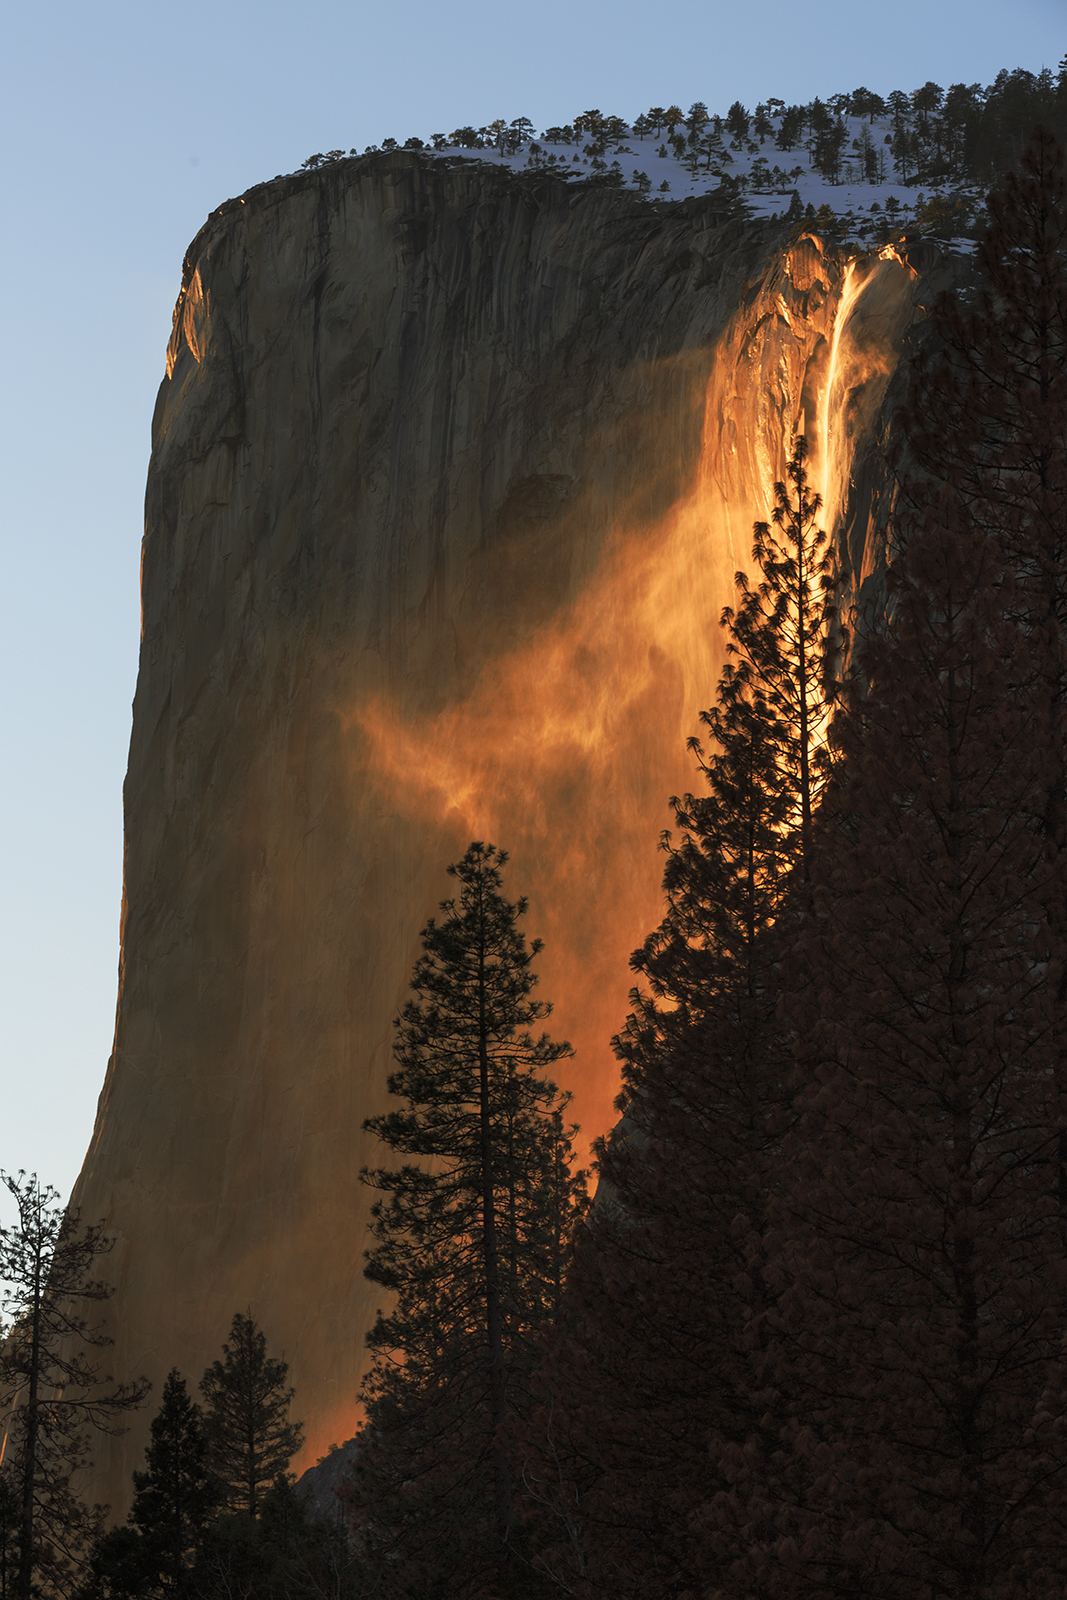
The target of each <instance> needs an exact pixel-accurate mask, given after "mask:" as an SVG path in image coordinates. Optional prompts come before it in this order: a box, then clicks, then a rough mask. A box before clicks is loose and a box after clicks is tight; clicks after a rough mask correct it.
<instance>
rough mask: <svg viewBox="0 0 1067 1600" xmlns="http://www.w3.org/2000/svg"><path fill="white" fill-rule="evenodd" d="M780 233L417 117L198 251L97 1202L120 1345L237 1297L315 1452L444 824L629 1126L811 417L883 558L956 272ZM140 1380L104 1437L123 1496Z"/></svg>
mask: <svg viewBox="0 0 1067 1600" xmlns="http://www.w3.org/2000/svg"><path fill="white" fill-rule="evenodd" d="M782 238H783V236H782V233H781V231H780V230H777V229H775V228H774V227H773V226H768V225H751V224H748V225H746V224H742V223H738V222H736V221H731V220H730V219H729V218H728V217H726V216H724V215H722V214H720V213H719V212H718V211H717V209H716V202H715V201H714V199H713V198H712V199H709V200H705V201H700V202H694V203H689V204H685V205H679V206H676V207H671V208H667V209H665V210H663V211H657V210H656V209H654V208H652V207H650V206H648V205H645V204H642V203H640V202H639V201H638V200H637V199H636V198H635V197H634V196H632V195H628V194H626V193H624V192H620V191H617V190H611V189H595V188H584V189H579V190H573V189H569V188H567V187H566V186H565V185H564V184H563V183H561V182H559V181H558V180H553V179H550V178H544V179H540V180H533V179H531V180H529V181H527V180H525V179H520V178H517V177H515V176H512V175H509V174H507V173H501V172H494V171H490V170H487V169H485V168H483V167H481V166H479V165H477V164H473V163H472V164H455V165H452V166H449V165H448V164H446V163H438V164H436V165H435V164H433V163H431V162H427V161H422V160H420V159H418V158H415V157H410V156H407V155H404V154H400V153H398V154H396V155H394V156H377V157H370V158H364V159H362V160H356V161H351V162H348V163H344V164H342V165H340V166H338V167H334V168H329V169H326V170H323V171H320V172H316V173H306V174H301V175H299V176H296V177H293V178H289V179H285V180H280V181H277V182H275V183H272V184H268V185H264V186H263V187H262V188H260V189H258V190H253V191H251V192H250V193H249V194H248V195H247V196H245V197H244V199H243V200H241V201H239V202H232V203H230V204H229V205H227V206H224V207H223V208H222V210H221V211H220V212H218V213H216V214H215V215H213V216H212V217H211V218H210V219H209V221H208V223H207V224H206V226H205V227H204V228H203V229H202V231H201V232H200V234H199V235H198V236H197V238H196V240H195V241H194V243H193V245H192V246H191V248H190V251H189V254H188V256H187V259H186V263H185V271H184V276H183V287H182V291H181V296H180V299H179V302H178V306H177V309H176V313H175V324H174V333H173V338H172V340H171V344H170V349H169V353H168V364H167V373H168V375H167V377H166V378H165V379H164V381H163V383H162V386H161V388H160V392H159V399H158V402H157V405H156V412H155V418H154V423H153V452H152V462H151V467H150V472H149V480H148V492H147V501H146V531H145V543H144V567H143V639H142V647H141V664H140V674H139V678H138V686H137V697H136V701H135V707H134V725H133V737H132V742H131V749H130V763H129V774H128V777H127V781H126V789H125V806H126V863H125V895H124V904H123V938H122V967H121V980H120V991H119V1001H118V1017H117V1026H116V1036H115V1048H114V1054H113V1057H112V1060H111V1062H110V1065H109V1068H108V1074H107V1081H106V1084H105V1087H104V1091H103V1094H102V1097H101V1102H100V1112H99V1117H98V1121H97V1126H96V1131H95V1133H94V1136H93V1141H92V1145H91V1148H90V1150H89V1153H88V1155H87V1157H86V1162H85V1167H84V1170H83V1173H82V1176H81V1179H80V1181H79V1184H78V1188H77V1192H76V1195H75V1199H76V1201H77V1203H78V1204H80V1205H81V1207H82V1210H83V1214H84V1215H85V1216H86V1217H87V1218H91V1219H94V1220H95V1219H96V1218H98V1217H101V1216H102V1217H104V1218H106V1219H107V1222H108V1224H109V1226H110V1227H111V1228H112V1229H113V1230H114V1232H115V1235H116V1239H117V1243H116V1247H115V1252H114V1255H113V1257H112V1259H111V1274H112V1277H113V1280H114V1281H115V1282H116V1284H117V1290H118V1292H117V1294H116V1296H115V1298H114V1300H113V1301H111V1302H110V1305H109V1306H108V1308H107V1316H108V1319H109V1325H110V1331H111V1332H112V1333H113V1335H114V1338H115V1349H114V1352H113V1355H114V1370H115V1372H116V1375H118V1376H124V1375H126V1374H129V1373H140V1372H146V1373H148V1374H149V1375H150V1376H151V1377H152V1378H153V1379H154V1380H155V1381H156V1383H157V1385H158V1384H159V1383H160V1382H161V1380H162V1378H163V1376H164V1375H165V1373H166V1372H167V1371H168V1370H169V1368H170V1367H171V1366H173V1365H177V1366H178V1367H179V1368H180V1369H181V1370H182V1372H183V1373H185V1374H186V1375H188V1376H189V1377H190V1378H192V1379H193V1380H194V1381H195V1380H196V1379H197V1378H198V1377H199V1375H200V1373H201V1372H202V1371H203V1369H204V1367H205V1365H206V1364H207V1363H208V1362H209V1361H210V1360H212V1359H213V1358H214V1357H215V1356H216V1355H217V1353H218V1350H219V1347H220V1345H221V1342H222V1340H223V1338H224V1337H225V1336H226V1333H227V1330H228V1328H229V1325H230V1321H231V1319H232V1316H233V1313H234V1311H235V1310H237V1309H246V1308H247V1309H250V1310H251V1312H252V1315H253V1316H254V1317H255V1318H256V1319H257V1321H258V1322H259V1323H260V1325H261V1326H262V1327H263V1328H264V1330H265V1331H266V1333H267V1337H268V1340H269V1344H270V1347H271V1350H272V1352H274V1353H277V1354H282V1353H284V1355H285V1357H286V1358H287V1360H288V1361H289V1362H290V1368H291V1378H292V1381H293V1382H294V1383H295V1385H296V1389H297V1401H296V1405H295V1407H294V1410H295V1413H296V1414H297V1415H299V1416H300V1417H302V1418H303V1419H304V1420H305V1422H306V1424H307V1433H308V1445H307V1450H306V1452H305V1456H304V1457H303V1459H302V1461H301V1462H300V1463H298V1466H305V1465H308V1464H309V1463H310V1462H312V1461H314V1460H315V1459H316V1457H317V1456H319V1455H321V1454H322V1453H323V1452H324V1451H325V1450H326V1449H327V1447H328V1445H329V1444H330V1442H331V1441H332V1440H334V1439H345V1438H349V1437H350V1436H351V1435H352V1433H353V1431H354V1427H355V1422H356V1408H355V1392H356V1387H357V1383H358V1379H359V1375H360V1370H361V1365H362V1361H363V1334H364V1331H365V1329H366V1328H367V1326H368V1324H369V1322H370V1321H371V1319H372V1318H373V1316H374V1312H375V1308H376V1306H377V1305H378V1303H379V1301H380V1298H381V1296H380V1291H378V1290H376V1289H373V1288H371V1287H370V1286H368V1285H367V1284H366V1283H365V1282H364V1280H363V1278H362V1276H361V1265H362V1260H361V1256H362V1251H363V1249H364V1248H365V1245H366V1242H367V1241H366V1227H367V1218H368V1211H369V1205H370V1201H371V1199H372V1196H371V1195H370V1194H369V1193H368V1191H367V1190H365V1189H364V1188H362V1187H361V1185H360V1182H359V1169H360V1166H361V1164H362V1163H364V1162H366V1161H368V1160H371V1159H373V1158H374V1157H375V1151H374V1150H373V1149H372V1148H371V1144H370V1141H369V1140H368V1138H367V1136H366V1135H364V1134H363V1132H362V1131H361V1124H362V1121H363V1118H364V1117H366V1116H368V1115H371V1114H374V1113H376V1112H378V1111H380V1110H381V1109H382V1108H383V1103H384V1099H385V1077H386V1072H387V1070H388V1067H389V1062H390V1040H391V1022H392V1019H393V1017H394V1016H395V1014H396V1012H397V1009H398V1007H399V1005H400V1003H401V1001H402V998H403V996H404V992H405V988H406V984H407V981H408V977H409V974H410V969H411V966H412V962H413V960H414V958H415V956H416V953H417V950H418V934H419V930H420V928H421V926H422V924H423V923H424V921H425V919H426V918H427V916H428V915H429V914H431V913H432V912H433V910H434V908H435V905H436V902H437V901H438V900H440V899H441V898H443V897H444V896H445V895H446V894H447V892H448V887H449V880H448V879H447V878H446V877H445V875H444V867H445V865H446V864H447V863H448V862H449V861H450V860H453V859H455V858H456V857H457V856H458V855H459V854H461V853H462V851H463V849H464V848H465V846H466V844H467V843H468V842H469V841H470V839H471V838H481V839H489V840H492V841H493V842H494V843H497V844H499V845H501V846H503V847H505V848H507V849H509V850H510V851H511V852H512V867H511V879H510V888H511V890H512V892H513V893H515V894H518V893H520V892H526V893H528V894H529V897H530V912H529V917H528V919H527V920H528V925H529V932H530V934H531V935H540V936H542V937H543V938H544V939H545V940H546V950H545V952H544V955H543V957H542V959H541V961H540V963H539V967H540V972H541V979H542V982H541V992H542V994H543V995H544V997H546V998H548V999H551V1000H553V1001H554V1002H555V1004H556V1011H555V1016H554V1018H553V1019H552V1021H553V1028H554V1031H555V1032H556V1033H557V1034H558V1035H562V1036H565V1037H569V1038H570V1039H571V1040H572V1041H573V1042H574V1044H575V1045H576V1047H577V1051H578V1054H577V1057H576V1059H575V1060H574V1061H573V1062H572V1063H570V1064H568V1066H567V1072H566V1074H565V1076H566V1080H567V1082H568V1084H569V1086H570V1087H572V1088H573V1090H574V1095H575V1099H574V1110H575V1113H576V1115H577V1116H578V1118H579V1120H580V1121H581V1122H582V1124H583V1128H584V1130H585V1134H586V1135H587V1136H592V1135H593V1134H596V1133H598V1132H600V1131H602V1130H603V1129H604V1128H605V1127H606V1126H607V1124H608V1122H609V1120H610V1119H611V1118H612V1115H613V1114H612V1111H611V1103H612V1098H613V1096H614V1094H615V1092H616V1089H617V1076H616V1069H615V1063H614V1060H613V1057H612V1054H611V1048H610V1039H611V1035H612V1033H613V1032H614V1031H615V1030H616V1029H617V1028H618V1026H619V1025H620V1023H621V1021H622V1019H623V1017H624V1015H625V1009H626V994H627V990H628V987H629V982H630V974H629V971H628V967H627V956H628V954H629V952H630V950H631V949H632V948H633V947H634V946H635V945H636V944H637V943H638V942H639V941H640V940H641V938H642V937H643V936H644V934H645V932H646V931H647V930H648V928H649V927H650V926H651V925H652V923H653V922H654V921H655V920H657V917H658V906H659V899H660V894H659V877H660V871H661V865H660V860H659V858H658V857H657V852H656V841H657V837H658V834H659V832H660V830H661V829H662V828H663V827H664V826H666V825H668V824H669V823H670V820H671V819H670V813H669V810H668V806H667V797H668V796H669V795H670V794H672V793H680V792H683V791H684V789H685V788H686V786H687V785H690V784H691V783H692V781H693V766H692V761H691V758H689V757H688V756H687V753H686V748H685V742H686V739H687V737H688V735H689V734H691V733H692V732H694V731H695V730H696V727H697V714H698V712H699V711H700V709H701V708H702V707H703V706H705V705H707V704H708V703H709V702H710V700H711V698H712V695H713V691H714V686H715V682H716V679H717V676H718V672H719V668H720V665H721V660H722V644H721V639H720V635H719V629H718V626H717V619H718V616H719V613H720V610H721V608H722V606H723V604H724V603H725V602H727V601H728V600H729V599H730V598H731V593H732V582H733V574H734V572H735V570H736V569H737V568H738V567H739V566H744V565H745V564H746V562H747V560H748V557H749V551H750V535H751V524H752V521H753V519H754V518H755V517H761V516H766V514H767V512H768V509H769V505H770V496H771V485H772V483H773V480H774V478H775V477H776V476H779V475H780V474H781V471H782V466H783V461H784V456H783V451H784V449H785V447H786V446H787V445H788V442H789V437H790V434H791V433H792V430H793V429H794V427H796V426H797V425H798V423H799V422H801V421H802V422H803V425H804V426H805V427H806V429H807V431H808V433H809V437H810V439H811V444H812V463H813V475H814V477H815V479H816V486H817V487H821V488H822V490H823V492H824V494H825V497H826V501H827V511H828V514H829V515H830V516H831V517H832V518H833V520H834V522H835V525H836V524H837V523H839V522H840V523H843V524H845V525H847V527H848V528H849V529H850V533H849V539H850V543H851V546H852V554H853V560H854V566H855V571H856V573H857V581H862V580H867V581H868V585H869V586H870V583H871V582H874V584H875V589H877V580H878V573H879V571H880V569H881V561H882V554H881V546H880V542H879V538H878V536H877V533H876V531H875V532H872V530H876V529H877V526H878V524H879V522H880V521H883V520H884V517H885V513H886V510H887V501H886V493H887V486H886V480H885V477H884V473H883V471H882V468H881V465H880V463H881V454H880V451H881V446H882V444H883V443H884V434H885V430H886V427H887V421H886V419H887V417H888V415H889V413H890V410H891V406H892V403H893V387H892V377H893V370H894V366H895V363H896V357H897V352H898V351H899V349H900V345H901V340H902V339H903V338H904V336H905V334H906V330H907V329H908V327H909V326H910V325H911V323H912V322H913V320H914V319H915V317H916V315H917V314H918V313H917V310H916V308H917V305H918V303H919V298H920V291H921V290H923V289H924V286H925V288H927V289H928V288H929V284H930V279H929V275H927V277H926V278H925V279H918V280H917V279H916V278H915V276H914V273H913V272H912V271H911V270H909V269H908V268H907V267H906V266H904V265H902V264H901V263H900V262H899V261H894V260H884V261H882V260H878V259H877V258H871V259H870V260H867V261H864V262H862V263H861V264H860V265H859V266H858V267H857V268H856V269H855V272H854V273H853V275H852V277H851V278H850V288H851V289H858V290H859V291H860V292H859V293H857V294H852V296H851V302H850V307H849V309H850V316H849V320H848V323H847V326H843V327H841V328H839V329H838V337H837V339H836V341H835V337H834V332H835V329H834V319H835V315H836V313H837V311H838V308H839V305H840V303H841V290H842V283H843V279H844V277H845V272H844V268H843V266H842V264H841V262H840V261H839V260H837V259H835V258H834V257H833V255H832V253H831V252H829V251H824V250H823V249H822V248H821V246H819V245H818V244H816V243H815V242H813V241H811V240H801V241H799V242H798V243H795V244H794V245H793V246H792V247H791V248H789V249H785V248H784V247H783V243H782ZM831 357H832V359H831ZM826 430H829V432H830V433H831V434H832V436H833V437H832V440H831V443H830V446H829V448H828V447H827V444H826V441H825V439H824V438H823V437H821V434H822V433H823V432H824V431H826ZM820 474H821V475H822V477H821V478H820V476H819V475H820ZM850 482H852V483H853V484H854V487H853V489H852V490H851V491H850V488H849V485H850ZM868 592H870V591H868ZM150 1411H151V1407H150V1408H149V1410H148V1411H146V1412H145V1413H144V1414H143V1415H142V1416H141V1417H140V1418H139V1419H138V1420H137V1422H136V1424H135V1426H134V1427H133V1428H132V1429H131V1431H130V1433H129V1434H128V1436H127V1437H126V1438H124V1439H120V1440H116V1441H113V1442H111V1443H108V1442H107V1441H104V1442H103V1443H102V1444H101V1445H100V1446H99V1447H98V1449H97V1451H96V1455H97V1462H98V1467H97V1472H96V1475H95V1480H94V1483H93V1485H92V1492H93V1493H95V1494H96V1495H97V1496H98V1497H99V1498H102V1499H106V1500H109V1501H111V1503H112V1504H113V1505H114V1506H115V1508H116V1510H119V1509H122V1508H123V1507H124V1506H125V1504H126V1503H127V1500H128V1495H129V1474H130V1471H131V1469H132V1468H133V1467H134V1466H137V1465H138V1464H139V1463H140V1460H141V1452H142V1449H143V1445H144V1442H145V1438H146V1436H147V1427H148V1419H149V1413H150Z"/></svg>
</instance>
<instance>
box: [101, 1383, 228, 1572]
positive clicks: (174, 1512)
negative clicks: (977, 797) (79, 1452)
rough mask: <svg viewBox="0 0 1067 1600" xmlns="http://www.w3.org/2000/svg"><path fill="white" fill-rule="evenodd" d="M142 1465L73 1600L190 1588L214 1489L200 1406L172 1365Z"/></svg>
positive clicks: (212, 1507)
mask: <svg viewBox="0 0 1067 1600" xmlns="http://www.w3.org/2000/svg"><path fill="white" fill-rule="evenodd" d="M145 1464H146V1469H147V1470H146V1471H144V1472H135V1473H134V1475H133V1483H134V1496H133V1506H132V1508H131V1510H130V1515H129V1519H128V1522H127V1524H126V1525H125V1526H124V1527H117V1528H111V1529H110V1530H109V1531H108V1532H107V1533H105V1534H104V1535H103V1537H102V1538H100V1539H99V1540H98V1541H97V1543H96V1545H95V1547H94V1549H93V1552H92V1557H91V1559H90V1562H89V1571H88V1577H87V1579H86V1582H85V1584H84V1585H83V1587H82V1588H81V1590H79V1594H78V1600H109V1597H118V1596H124V1595H137V1596H145V1597H147V1596H155V1595H168V1594H173V1595H187V1594H190V1593H192V1592H193V1587H194V1586H193V1584H192V1576H191V1574H192V1568H193V1566H194V1565H195V1560H196V1556H197V1552H198V1550H199V1547H200V1544H201V1541H202V1539H203V1534H204V1529H205V1528H206V1526H207V1525H208V1523H209V1521H210V1520H211V1518H212V1517H213V1516H214V1514H215V1512H216V1510H217V1509H218V1504H219V1493H218V1489H217V1487H216V1485H215V1483H214V1482H213V1481H212V1479H211V1477H210V1475H209V1472H208V1467H207V1439H206V1437H205V1434H204V1427H203V1419H202V1416H201V1413H200V1407H199V1406H197V1405H196V1404H194V1402H193V1401H192V1400H190V1398H189V1393H188V1390H187V1388H186V1384H185V1379H184V1378H182V1377H181V1375H180V1374H179V1373H178V1371H177V1370H176V1369H174V1370H172V1371H171V1372H170V1373H168V1375H167V1378H166V1381H165V1382H164V1384H163V1395H162V1401H161V1404H160V1408H159V1411H158V1413H157V1415H156V1416H155V1417H154V1418H153V1419H152V1427H151V1439H150V1442H149V1444H148V1447H147V1449H146V1450H145Z"/></svg>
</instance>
